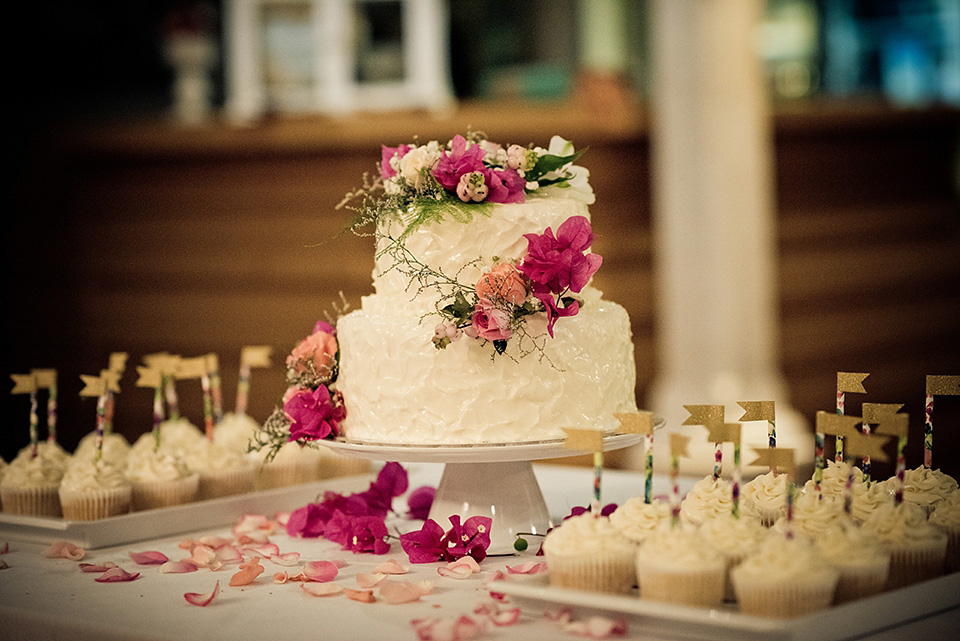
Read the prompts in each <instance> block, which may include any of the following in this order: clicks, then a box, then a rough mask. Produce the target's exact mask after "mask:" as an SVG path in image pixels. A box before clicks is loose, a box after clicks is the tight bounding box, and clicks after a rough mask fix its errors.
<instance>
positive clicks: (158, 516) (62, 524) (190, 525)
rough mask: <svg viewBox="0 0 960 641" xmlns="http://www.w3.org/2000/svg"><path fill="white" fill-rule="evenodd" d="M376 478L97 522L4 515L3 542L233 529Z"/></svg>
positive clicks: (106, 543)
mask: <svg viewBox="0 0 960 641" xmlns="http://www.w3.org/2000/svg"><path fill="white" fill-rule="evenodd" d="M372 479H373V477H372V476H371V475H369V474H363V475H358V476H349V477H342V478H335V479H324V480H322V481H314V482H310V483H303V484H300V485H291V486H288V487H280V488H275V489H270V490H262V491H259V492H249V493H247V494H239V495H236V496H226V497H223V498H218V499H207V500H203V501H195V502H193V503H187V504H185V505H175V506H172V507H165V508H157V509H155V510H143V511H140V512H131V513H129V514H123V515H120V516H112V517H110V518H106V519H100V520H97V521H67V520H64V519H57V518H49V517H37V516H21V515H17V514H4V513H2V512H0V541H23V542H27V543H37V544H44V545H46V544H50V543H53V542H54V541H70V542H71V543H74V544H75V545H79V546H80V547H82V548H86V549H88V550H92V549H97V548H105V547H111V546H114V545H124V544H127V543H133V542H135V541H145V540H147V539H157V538H162V537H165V536H171V535H174V534H182V533H184V532H193V531H196V530H202V529H205V528H214V527H220V526H224V525H233V524H234V523H235V522H236V521H237V519H239V518H240V517H241V516H242V515H244V514H264V515H266V516H268V517H272V516H273V515H275V514H276V513H277V512H283V511H288V510H295V509H297V508H299V507H302V506H303V505H306V504H307V503H309V502H311V501H314V500H316V498H317V497H318V496H319V495H320V494H322V493H323V492H325V491H328V490H329V491H334V492H344V493H345V492H353V491H360V490H365V489H366V488H367V487H368V486H369V484H370V481H371V480H372Z"/></svg>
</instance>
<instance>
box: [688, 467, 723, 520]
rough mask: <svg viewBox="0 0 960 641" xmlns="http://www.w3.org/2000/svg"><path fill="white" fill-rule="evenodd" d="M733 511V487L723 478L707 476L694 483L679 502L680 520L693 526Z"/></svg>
mask: <svg viewBox="0 0 960 641" xmlns="http://www.w3.org/2000/svg"><path fill="white" fill-rule="evenodd" d="M732 510H733V487H732V486H731V485H730V482H729V481H726V480H724V479H723V478H720V477H718V478H714V477H713V475H712V474H711V475H707V476H705V477H704V478H702V479H700V480H699V481H697V482H696V484H695V485H694V486H693V487H692V488H691V489H690V491H689V492H687V495H686V496H684V497H683V501H681V502H680V520H681V521H682V522H683V523H685V524H687V525H693V526H699V525H701V524H703V523H704V522H706V521H708V520H709V519H712V518H714V517H716V516H719V515H721V514H730V513H731V511H732Z"/></svg>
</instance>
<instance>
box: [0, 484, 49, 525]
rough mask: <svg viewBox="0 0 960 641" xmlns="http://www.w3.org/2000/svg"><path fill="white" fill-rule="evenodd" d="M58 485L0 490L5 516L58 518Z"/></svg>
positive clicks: (0, 501) (0, 500)
mask: <svg viewBox="0 0 960 641" xmlns="http://www.w3.org/2000/svg"><path fill="white" fill-rule="evenodd" d="M58 490H59V485H58V484H53V485H41V486H39V487H4V488H3V489H2V490H0V497H2V498H0V503H3V512H4V513H5V514H22V515H24V516H50V517H60V516H62V515H63V511H62V510H61V508H60V495H59V493H58Z"/></svg>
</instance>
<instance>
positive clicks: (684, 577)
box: [637, 561, 727, 608]
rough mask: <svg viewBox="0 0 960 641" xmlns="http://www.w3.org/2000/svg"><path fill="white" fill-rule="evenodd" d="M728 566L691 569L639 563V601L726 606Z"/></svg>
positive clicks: (720, 565)
mask: <svg viewBox="0 0 960 641" xmlns="http://www.w3.org/2000/svg"><path fill="white" fill-rule="evenodd" d="M726 576H727V573H726V564H725V563H722V564H714V565H713V567H701V568H691V569H686V568H683V569H680V568H670V567H666V566H663V565H660V564H655V563H644V562H642V561H638V562H637V581H638V583H639V585H640V598H642V599H649V600H651V601H662V602H665V603H679V604H682V605H693V606H699V607H705V608H717V607H720V605H721V604H722V603H723V597H724V585H725V582H726Z"/></svg>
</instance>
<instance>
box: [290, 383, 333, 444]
mask: <svg viewBox="0 0 960 641" xmlns="http://www.w3.org/2000/svg"><path fill="white" fill-rule="evenodd" d="M283 411H284V412H285V413H286V414H287V416H288V417H289V418H290V420H291V422H292V424H291V425H290V440H291V441H298V440H301V439H304V440H307V441H316V440H318V439H322V438H326V437H327V436H330V435H331V434H332V435H334V436H336V435H337V434H339V433H340V421H342V420H343V419H344V417H345V416H346V412H345V410H344V408H343V404H342V403H340V402H339V399H337V398H331V397H330V392H329V391H328V390H327V388H326V387H325V386H323V385H321V386H319V387H318V388H317V389H315V390H309V389H303V390H299V391H298V392H297V393H295V394H294V395H293V396H291V397H290V398H289V399H288V400H287V401H286V402H285V403H284V404H283Z"/></svg>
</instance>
